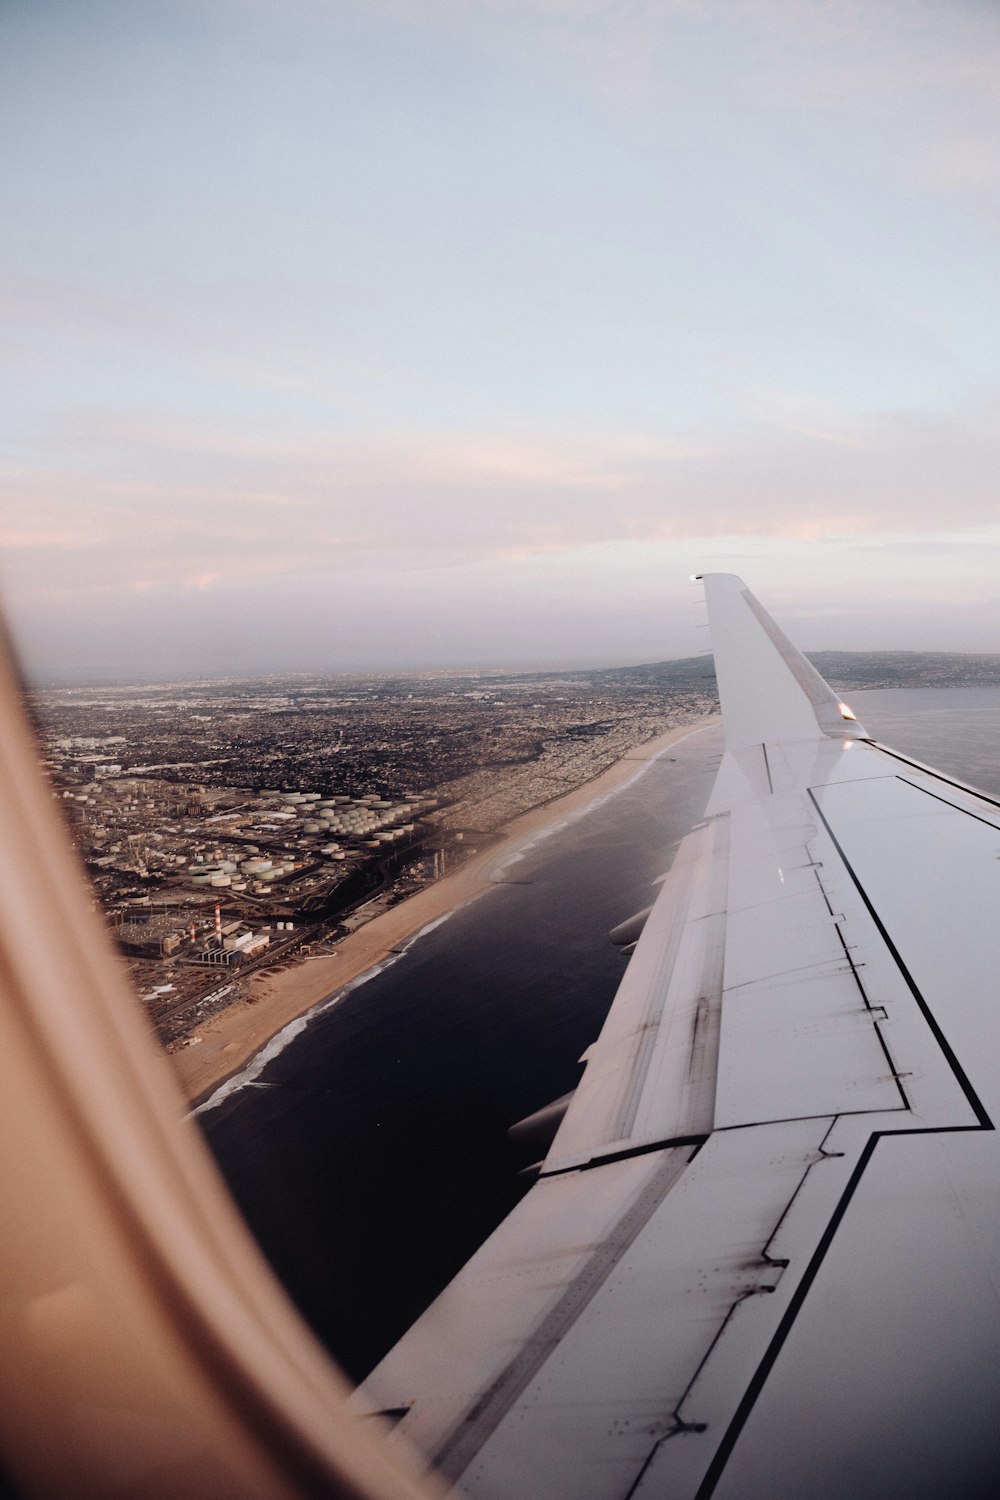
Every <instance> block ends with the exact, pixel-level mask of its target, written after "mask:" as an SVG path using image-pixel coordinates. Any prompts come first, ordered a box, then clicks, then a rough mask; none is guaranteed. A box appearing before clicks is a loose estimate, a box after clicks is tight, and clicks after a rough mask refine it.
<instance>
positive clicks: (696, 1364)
mask: <svg viewBox="0 0 1000 1500" xmlns="http://www.w3.org/2000/svg"><path fill="white" fill-rule="evenodd" d="M704 583H705V590H706V596H707V602H708V608H709V618H710V625H711V629H712V635H713V645H714V650H715V657H716V668H717V672H718V679H719V691H720V695H721V699H722V708H723V717H724V722H725V730H726V751H725V756H724V758H723V762H722V765H721V767H720V770H719V774H718V779H717V782H716V785H715V788H714V791H713V793H712V797H711V801H710V803H709V807H708V811H707V814H706V818H705V821H704V823H703V824H701V825H700V826H699V827H697V828H695V829H694V830H693V831H692V832H691V834H690V835H689V836H688V837H687V838H686V839H685V840H684V842H683V844H682V845H681V847H680V850H679V852H678V854H677V857H676V859H675V861H674V864H673V866H672V868H671V871H670V873H669V875H668V876H667V878H666V879H665V881H664V882H663V887H662V890H661V892H660V895H659V897H658V899H657V901H656V903H655V905H654V907H653V908H652V911H651V913H650V915H649V917H648V919H647V920H646V921H645V925H644V926H643V928H642V932H641V936H640V937H639V940H638V945H637V947H636V949H635V952H634V955H633V956H632V958H631V960H630V962H629V966H628V969H627V971H626V973H625V977H624V979H623V982H622V985H621V987H620V989H619V991H618V994H617V996H616V998H615V1001H614V1004H613V1006H612V1008H611V1011H610V1013H609V1016H608V1019H607V1022H606V1024H605V1026H604V1029H603V1031H602V1033H601V1035H600V1038H599V1039H598V1040H597V1041H596V1042H595V1044H594V1045H593V1046H592V1047H591V1048H590V1049H589V1051H588V1053H587V1054H586V1069H585V1072H584V1076H583V1079H582V1081H581V1083H580V1086H579V1088H578V1089H577V1091H576V1093H575V1095H574V1096H573V1098H572V1100H571V1102H570V1104H569V1107H568V1109H567V1110H566V1113H565V1116H564V1118H563V1120H562V1123H561V1125H560V1127H559V1129H558V1133H557V1134H556V1136H555V1139H554V1141H553V1142H552V1145H551V1148H550V1149H549V1151H548V1154H547V1156H546V1157H545V1160H544V1162H543V1163H542V1166H541V1171H540V1175H539V1178H538V1180H537V1182H536V1184H535V1185H534V1186H533V1187H532V1189H531V1191H530V1192H529V1193H528V1194H527V1196H526V1197H525V1198H524V1199H523V1200H522V1202H521V1203H520V1204H519V1205H518V1207H517V1208H516V1209H515V1210H514V1211H513V1213H512V1214H511V1215H510V1216H509V1217H508V1218H507V1219H506V1220H505V1221H504V1222H503V1223H502V1224H501V1225H500V1226H499V1228H498V1229H497V1230H496V1232H495V1233H494V1234H493V1235H492V1236H491V1238H490V1239H489V1240H488V1241H487V1242H486V1244H484V1245H483V1246H482V1248H481V1249H480V1250H479V1252H478V1253H477V1254H476V1255H475V1256H474V1257H473V1258H472V1260H471V1261H470V1262H469V1263H468V1265H467V1266H466V1267H465V1268H464V1269H463V1270H462V1271H461V1273H460V1274H459V1275H458V1276H457V1277H456V1278H455V1279H454V1281H453V1282H452V1283H451V1284H450V1285H449V1286H448V1287H447V1288H446V1290H445V1291H444V1292H443V1293H442V1294H441V1296H440V1297H438V1299H437V1300H436V1301H435V1302H434V1303H433V1304H432V1306H431V1307H430V1308H429V1309H428V1310H427V1312H426V1313H425V1314H424V1315H423V1316H422V1317H421V1318H420V1319H419V1321H418V1322H417V1323H416V1324H415V1325H414V1327H413V1328H412V1329H411V1330H410V1331H409V1332H408V1333H407V1334H406V1336H405V1337H404V1338H403V1339H402V1340H401V1341H400V1343H399V1344H397V1345H396V1347H395V1348H394V1349H393V1350H392V1351H391V1352H390V1353H389V1355H388V1356H387V1357H386V1358H385V1359H384V1360H383V1362H382V1363H381V1364H380V1365H379V1367H378V1368H377V1369H376V1370H375V1371H374V1372H373V1374H372V1375H371V1376H370V1377H369V1378H368V1380H367V1381H366V1382H365V1383H364V1385H363V1386H362V1387H361V1389H360V1391H359V1392H358V1393H357V1394H356V1396H355V1398H354V1400H355V1406H356V1409H358V1410H359V1411H361V1412H363V1413H365V1414H368V1415H371V1416H372V1417H374V1416H375V1414H379V1413H380V1414H382V1419H383V1421H384V1424H385V1426H386V1429H387V1441H388V1442H390V1443H395V1442H396V1441H398V1439H399V1438H400V1437H401V1438H402V1439H403V1440H404V1441H405V1440H409V1442H410V1443H412V1444H414V1445H415V1446H416V1447H417V1449H418V1450H419V1451H420V1453H421V1454H422V1455H423V1456H424V1457H425V1459H426V1460H427V1462H428V1465H429V1466H431V1467H433V1468H435V1469H437V1470H438V1471H439V1472H440V1474H441V1475H442V1476H443V1477H444V1478H445V1480H446V1481H449V1482H450V1483H451V1484H452V1485H453V1486H455V1488H456V1490H457V1491H458V1492H460V1493H463V1494H466V1495H468V1496H470V1497H474V1500H535V1497H538V1500H622V1497H625V1496H643V1497H645V1496H669V1497H671V1500H678V1497H697V1500H705V1497H707V1496H709V1495H716V1496H719V1497H724V1500H746V1497H767V1500H777V1497H786V1500H792V1497H795V1500H800V1497H805V1496H808V1497H809V1500H823V1497H831V1500H832V1497H837V1500H841V1497H844V1496H848V1495H849V1496H851V1497H852V1500H862V1497H869V1496H870V1497H872V1500H874V1497H876V1496H878V1497H879V1500H882V1497H884V1496H885V1495H886V1494H898V1495H906V1496H907V1497H912V1496H935V1497H938V1496H942V1495H957V1494H962V1495H963V1496H970V1495H978V1494H984V1495H985V1494H992V1493H994V1486H995V1478H994V1474H993V1472H992V1471H993V1469H994V1462H993V1461H994V1460H996V1458H997V1457H998V1455H1000V1438H998V1432H1000V1372H998V1359H997V1354H998V1351H1000V1151H998V1147H997V1136H996V1134H995V1133H994V1132H993V1121H994V1120H995V1119H996V1118H997V1115H998V1113H1000V804H998V803H997V802H995V801H993V800H991V799H990V798H988V797H985V796H983V795H981V794H979V793H976V792H975V791H973V790H971V789H970V788H968V787H966V786H963V785H960V784H958V783H956V782H955V781H954V780H952V779H951V778H949V777H946V776H943V775H941V774H940V773H938V772H936V771H934V770H931V769H929V768H927V767H925V766H922V765H919V764H917V763H915V762H914V761H912V760H910V759H908V758H907V757H905V756H902V755H899V754H896V753H895V752H893V751H891V750H888V749H886V748H884V747H882V746H880V745H877V744H875V743H874V742H873V741H872V740H871V739H869V737H868V736H867V735H866V733H865V731H864V729H863V728H862V727H861V726H860V725H859V724H858V723H857V722H856V721H855V720H854V718H853V716H852V715H851V714H850V711H849V710H848V709H846V708H845V707H844V705H842V704H840V703H839V702H838V700H837V698H836V695H835V694H834V693H833V692H832V691H831V689H830V688H829V687H828V686H827V684H826V683H825V682H823V680H822V679H821V678H820V677H819V676H818V675H817V673H816V672H815V671H814V670H813V668H812V667H811V666H810V665H809V664H808V662H806V660H805V658H804V657H803V656H801V654H800V653H799V652H798V651H797V650H796V649H795V647H794V646H793V645H792V644H791V643H790V642H789V640H788V639H787V638H786V637H785V635H784V634H783V633H782V632H781V630H780V629H779V628H778V627H777V626H776V625H775V624H774V622H773V621H772V620H771V619H770V617H769V616H768V615H767V614H766V613H765V611H764V610H763V609H762V608H761V606H760V605H759V604H758V602H757V601H756V599H755V598H754V597H753V595H752V594H750V592H749V591H748V590H747V589H746V588H745V586H744V585H743V583H742V582H741V580H739V579H738V578H735V577H733V576H730V575H726V574H717V575H706V577H705V579H704ZM400 1253H401V1254H405V1253H406V1248H405V1246H401V1247H400Z"/></svg>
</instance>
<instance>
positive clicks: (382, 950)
mask: <svg viewBox="0 0 1000 1500" xmlns="http://www.w3.org/2000/svg"><path fill="white" fill-rule="evenodd" d="M718 722H719V721H718V716H717V715H713V716H708V717H705V718H703V719H699V720H696V721H695V722H694V723H692V724H684V725H680V726H678V727H677V728H676V729H671V730H668V731H667V732H666V733H665V734H662V735H658V736H657V737H656V738H655V739H652V740H647V741H646V743H645V744H643V745H636V746H634V747H633V748H632V749H631V750H629V751H628V752H627V754H625V755H624V756H622V758H621V759H620V760H617V761H615V762H614V764H613V765H611V766H608V767H607V769H606V770H604V771H602V772H600V774H599V775H597V776H595V777H593V778H592V779H591V780H590V781H586V782H583V783H582V784H581V785H580V786H578V787H574V788H573V790H572V791H570V792H566V793H564V794H563V795H561V796H559V797H556V798H553V799H551V800H550V801H548V802H543V803H540V804H539V805H538V806H536V807H533V808H530V809H529V810H528V811H527V812H524V813H520V814H518V816H517V817H515V818H512V819H511V821H510V822H509V823H508V824H507V825H506V826H505V827H504V829H503V830H502V836H501V838H500V840H499V842H497V843H494V844H493V845H491V847H490V848H489V849H485V850H483V852H482V853H481V854H475V855H473V856H472V857H471V858H470V859H469V860H467V861H466V863H465V864H463V865H461V866H460V867H459V868H458V869H457V870H456V871H455V872H454V873H453V874H451V875H447V876H445V877H444V879H442V880H438V881H436V882H435V883H434V884H433V885H429V886H425V887H424V888H423V890H420V891H417V892H416V893H415V894H414V895H412V896H410V897H408V898H407V900H405V901H401V902H400V903H399V904H398V905H397V906H394V907H391V908H390V909H389V910H388V911H385V912H382V913H380V914H379V915H378V916H377V917H373V918H372V920H371V921H370V922H367V923H366V924H365V925H364V926H362V927H359V928H357V929H356V930H355V931H354V932H352V933H350V934H349V935H348V936H347V937H345V938H343V939H342V940H341V941H340V942H339V943H338V945H337V952H336V953H335V954H330V955H325V956H323V957H316V958H307V959H303V960H302V961H300V962H298V963H296V964H295V965H294V966H293V967H291V968H288V969H285V970H282V971H275V972H271V973H268V972H267V971H266V970H265V971H264V972H263V973H261V974H258V975H255V976H254V978H253V979H252V980H251V981H250V985H251V989H252V992H253V993H254V1000H253V1001H252V1002H250V1003H242V1004H237V1005H234V1006H232V1007H231V1008H230V1009H229V1010H226V1011H222V1012H221V1013H220V1014H219V1015H218V1016H215V1017H214V1018H213V1019H212V1020H211V1021H209V1022H207V1023H206V1024H205V1026H204V1027H203V1028H201V1031H200V1036H201V1043H200V1045H198V1046H197V1047H187V1048H185V1049H184V1050H183V1051H181V1052H177V1053H174V1054H172V1055H171V1057H170V1059H169V1061H170V1063H171V1064H172V1065H173V1069H174V1072H175V1074H176V1076H177V1079H178V1082H179V1083H180V1086H181V1089H182V1090H183V1092H184V1093H185V1094H186V1096H187V1098H188V1101H189V1103H190V1104H191V1105H192V1107H193V1108H194V1109H196V1110H197V1109H199V1108H202V1107H205V1106H206V1105H209V1103H210V1101H211V1102H212V1103H213V1104H214V1103H221V1097H219V1098H216V1096H217V1095H221V1091H222V1089H223V1087H224V1086H229V1085H231V1087H226V1094H225V1097H228V1094H230V1093H232V1092H235V1090H236V1089H237V1088H243V1087H249V1086H251V1085H252V1084H253V1083H254V1082H255V1080H256V1078H257V1076H258V1075H259V1073H260V1071H261V1070H262V1069H263V1067H264V1066H265V1065H266V1063H267V1061H269V1060H270V1058H271V1057H273V1056H276V1055H277V1052H278V1051H280V1050H282V1048H283V1047H284V1046H286V1045H287V1044H288V1042H290V1041H291V1040H292V1038H293V1037H294V1036H297V1035H299V1034H300V1032H301V1031H302V1030H304V1029H305V1027H306V1026H307V1025H308V1022H309V1019H310V1017H311V1015H312V1014H313V1013H316V1012H318V1011H319V1010H322V1009H326V1007H327V1006H328V1005H330V1004H335V1003H336V1002H337V1001H338V1000H339V999H340V997H341V996H342V995H343V994H345V993H347V992H348V991H349V990H352V989H356V988H357V987H358V985H359V984H363V983H364V982H365V981H366V980H367V979H369V978H373V977H374V975H375V974H376V973H378V972H380V971H381V970H382V969H383V968H385V967H386V965H387V963H394V962H395V961H396V959H397V958H399V957H401V956H402V953H403V952H405V950H406V948H408V947H409V946H410V945H411V944H412V943H413V942H415V941H416V940H417V939H418V938H419V937H420V936H421V935H422V934H423V933H424V932H425V931H427V930H428V929H429V928H430V927H434V926H437V925H438V924H439V923H440V922H443V921H444V920H445V919H446V918H447V917H449V916H450V915H451V914H452V912H454V911H457V910H458V908H459V907H461V906H464V905H466V904H467V903H468V902H469V901H472V900H475V899H476V897H477V896H480V895H482V894H483V893H484V892H485V891H487V890H489V888H490V886H491V885H494V884H496V883H497V880H496V877H497V875H498V874H500V872H501V871H502V870H504V869H505V868H507V867H508V866H509V865H510V864H512V863H514V862H515V861H516V860H518V859H519V858H520V857H521V856H522V855H523V853H524V851H525V850H526V849H528V848H529V847H531V846H532V845H533V844H535V843H537V842H538V841H539V839H541V838H543V837H548V836H549V835H550V834H552V833H555V832H556V831H557V830H558V829H560V828H562V827H565V825H566V824H567V823H569V822H571V821H574V820H575V819H576V818H577V817H580V816H582V815H583V813H585V812H589V811H590V810H591V809H592V808H593V807H595V806H597V805H598V804H599V803H601V802H602V801H604V800H605V799H606V798H607V797H609V796H611V795H612V794H614V793H617V792H619V791H621V790H622V789H623V788H624V787H625V786H627V785H628V784H629V783H630V782H632V781H634V780H635V779H636V778H637V777H638V776H640V775H642V773H643V771H645V770H646V769H648V767H649V765H650V764H651V763H652V762H653V761H654V760H656V759H657V757H658V756H660V755H662V754H663V752H664V751H665V750H667V749H669V747H670V746H671V745H675V744H677V743H678V742H679V741H680V740H682V739H686V738H687V737H688V736H689V735H692V734H695V733H697V732H699V731H700V730H702V729H706V728H708V727H709V726H710V725H712V724H715V723H718ZM400 950H402V951H400ZM282 1037H284V1041H280V1039H281V1038H282ZM279 1041H280V1045H279V1046H278V1047H277V1048H275V1046H274V1044H275V1043H276V1042H279Z"/></svg>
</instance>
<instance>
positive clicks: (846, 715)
mask: <svg viewBox="0 0 1000 1500" xmlns="http://www.w3.org/2000/svg"><path fill="white" fill-rule="evenodd" d="M837 707H838V708H839V709H840V717H841V718H842V719H850V720H851V722H852V723H854V724H856V723H857V715H856V714H852V713H851V710H850V709H849V708H848V706H847V704H846V703H838V704H837Z"/></svg>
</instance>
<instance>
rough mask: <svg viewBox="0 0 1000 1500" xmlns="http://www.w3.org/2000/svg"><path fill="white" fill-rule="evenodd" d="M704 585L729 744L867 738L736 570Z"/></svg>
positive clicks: (706, 577) (707, 578) (712, 576)
mask: <svg viewBox="0 0 1000 1500" xmlns="http://www.w3.org/2000/svg"><path fill="white" fill-rule="evenodd" d="M698 576H699V578H700V579H701V581H702V582H703V583H704V585H705V599H706V602H707V604H708V620H709V626H710V628H711V632H712V648H713V651H714V654H715V672H716V676H717V678H718V682H719V698H720V700H721V703H722V717H723V720H724V722H725V726H726V745H727V748H728V749H730V750H735V749H737V748H738V747H739V746H741V745H759V744H763V743H766V742H767V741H774V740H809V739H817V738H819V737H821V736H823V735H831V736H834V737H838V738H847V739H864V738H867V734H866V731H865V730H864V728H863V727H862V726H861V725H860V724H859V723H858V721H857V720H856V719H855V718H854V716H853V714H852V713H851V711H850V709H849V708H847V707H846V705H845V704H843V703H841V702H840V700H839V698H838V697H837V695H836V693H835V692H834V691H833V689H832V688H831V687H830V685H829V684H828V683H826V682H824V680H823V678H822V677H821V676H820V675H819V673H818V672H817V671H816V668H815V667H814V666H812V665H811V664H810V663H809V662H808V661H806V659H805V657H804V656H803V655H802V652H801V651H799V650H798V648H797V647H796V646H793V645H792V643H791V641H790V640H789V639H788V637H787V635H785V633H784V631H783V630H781V629H780V628H779V627H778V626H777V625H776V624H775V623H774V621H773V620H772V619H771V616H770V615H769V614H768V613H767V611H766V610H765V609H764V608H763V607H762V606H761V605H760V604H759V603H758V602H757V600H756V599H755V598H754V596H753V594H751V592H750V590H749V589H748V588H747V586H746V584H745V583H744V582H743V580H742V578H737V577H736V575H735V574H734V573H704V574H699V575H698Z"/></svg>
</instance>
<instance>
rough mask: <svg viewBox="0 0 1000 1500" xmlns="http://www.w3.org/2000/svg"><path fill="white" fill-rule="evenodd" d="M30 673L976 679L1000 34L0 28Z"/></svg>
mask: <svg viewBox="0 0 1000 1500" xmlns="http://www.w3.org/2000/svg"><path fill="white" fill-rule="evenodd" d="M0 121H2V125H0V141H2V143H3V149H2V155H0V187H2V202H3V205H4V208H5V211H6V212H5V215H4V218H5V221H6V222H5V228H4V234H3V236H2V237H0V278H2V303H3V313H4V325H5V327H4V337H3V343H2V377H0V378H2V381H3V387H4V388H3V397H2V404H0V412H2V416H0V430H2V433H3V438H4V449H5V454H4V459H5V462H4V470H5V491H6V493H5V496H4V500H3V509H2V513H0V538H2V542H3V544H4V561H3V564H2V577H3V580H4V583H5V594H6V600H7V607H8V611H9V613H10V614H11V616H12V618H13V622H14V625H15V629H16V632H17V635H18V637H19V639H20V641H21V643H22V646H23V649H24V651H25V655H26V657H27V659H28V662H29V664H30V665H31V667H32V668H33V669H34V670H35V671H36V672H39V673H45V674H59V675H62V674H66V675H71V674H76V675H80V674H83V675H87V674H95V675H118V674H131V673H143V674H145V675H150V676H153V675H163V674H165V673H196V674H197V673H213V672H220V671H234V670H255V669H270V670H273V669H284V668H291V669H294V668H303V669H313V670H320V669H324V668H330V669H339V668H350V667H359V666H360V667H363V666H375V667H377V666H380V665H420V664H438V663H440V664H450V663H465V664H473V663H476V664H484V665H485V664H503V665H512V664H519V663H533V662H546V663H552V662H559V661H562V662H566V663H577V664H588V663H596V662H609V661H617V662H626V661H638V660H651V659H658V658H661V657H664V656H670V655H686V654H691V653H693V652H694V651H697V650H700V649H703V648H704V646H705V637H704V632H703V631H702V632H698V631H696V630H695V628H694V627H695V625H696V624H697V623H698V622H699V621H700V620H702V619H703V618H704V615H703V611H702V610H701V608H700V606H699V603H698V599H699V591H698V590H697V589H695V588H693V587H692V586H691V585H690V583H689V582H688V576H689V574H690V573H692V572H694V571H702V570H708V569H722V570H726V571H734V572H740V573H742V574H743V576H744V577H745V578H746V579H747V581H748V583H750V585H751V587H753V588H754V589H755V591H756V592H758V593H759V594H760V595H761V597H762V598H763V599H764V601H765V603H766V604H767V605H768V606H769V607H771V608H772V609H773V610H774V612H775V613H776V614H777V615H778V617H779V619H780V620H781V621H782V623H784V624H786V625H787V626H788V627H789V629H790V630H791V632H792V633H793V635H794V636H795V638H796V640H797V641H798V643H799V644H801V645H803V646H805V647H806V648H807V649H813V648H823V647H845V648H865V647H887V648H892V647H897V648H899V647H903V648H906V647H915V648H921V647H923V648H928V649H935V648H937V649H956V650H962V649H967V650H993V651H1000V256H998V237H1000V236H998V231H1000V4H998V3H996V0H898V3H897V0H857V3H850V0H357V3H355V0H204V3H199V0H108V3H102V0H83V3H80V0H62V3H55V0H0Z"/></svg>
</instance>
